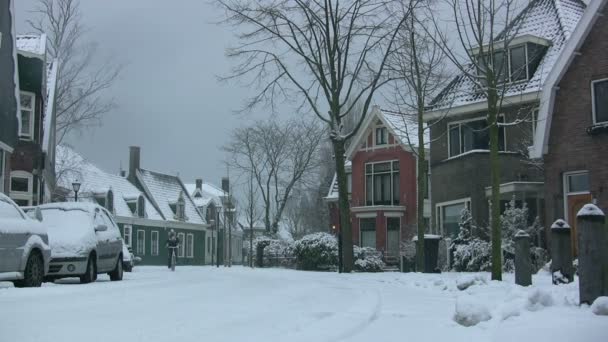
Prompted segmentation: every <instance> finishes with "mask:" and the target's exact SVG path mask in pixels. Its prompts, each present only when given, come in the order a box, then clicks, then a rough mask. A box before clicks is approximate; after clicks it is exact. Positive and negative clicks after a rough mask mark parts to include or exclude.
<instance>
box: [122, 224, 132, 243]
mask: <svg viewBox="0 0 608 342" xmlns="http://www.w3.org/2000/svg"><path fill="white" fill-rule="evenodd" d="M127 231H129V233H128V234H127ZM127 236H128V237H129V239H128V240H127ZM122 240H123V241H124V242H125V244H126V245H127V246H129V247H131V248H132V247H133V226H132V225H130V224H125V225H124V226H123V227H122Z"/></svg>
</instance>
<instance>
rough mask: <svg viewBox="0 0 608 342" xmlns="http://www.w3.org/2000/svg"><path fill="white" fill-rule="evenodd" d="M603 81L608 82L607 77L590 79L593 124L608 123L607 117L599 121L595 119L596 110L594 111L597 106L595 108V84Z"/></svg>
mask: <svg viewBox="0 0 608 342" xmlns="http://www.w3.org/2000/svg"><path fill="white" fill-rule="evenodd" d="M604 82H606V83H608V78H601V79H597V80H593V81H591V118H592V120H593V124H594V125H603V124H608V119H607V120H606V121H599V122H598V121H597V111H596V109H597V108H596V104H595V84H596V83H604ZM607 110H608V109H607Z"/></svg>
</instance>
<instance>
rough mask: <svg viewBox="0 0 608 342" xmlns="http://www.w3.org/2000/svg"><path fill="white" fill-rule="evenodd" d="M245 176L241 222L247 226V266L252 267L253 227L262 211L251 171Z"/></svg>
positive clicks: (260, 216)
mask: <svg viewBox="0 0 608 342" xmlns="http://www.w3.org/2000/svg"><path fill="white" fill-rule="evenodd" d="M247 176H248V177H247V182H246V184H245V198H244V201H243V205H242V208H243V217H244V218H245V222H243V223H245V225H247V227H249V267H252V268H253V229H254V227H255V224H256V223H257V222H259V221H260V219H261V218H262V212H261V210H260V208H259V206H258V201H259V198H258V187H257V185H256V184H255V176H254V174H253V173H249V174H248V175H247Z"/></svg>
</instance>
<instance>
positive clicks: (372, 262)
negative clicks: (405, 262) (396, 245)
mask: <svg viewBox="0 0 608 342" xmlns="http://www.w3.org/2000/svg"><path fill="white" fill-rule="evenodd" d="M353 252H354V256H355V271H358V272H382V271H383V269H384V266H385V265H384V262H383V261H382V253H380V252H378V251H377V250H376V249H374V248H370V247H363V248H361V247H359V246H354V250H353Z"/></svg>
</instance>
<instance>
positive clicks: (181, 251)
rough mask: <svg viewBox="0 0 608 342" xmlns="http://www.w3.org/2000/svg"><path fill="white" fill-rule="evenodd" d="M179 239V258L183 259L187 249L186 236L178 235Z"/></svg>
mask: <svg viewBox="0 0 608 342" xmlns="http://www.w3.org/2000/svg"><path fill="white" fill-rule="evenodd" d="M177 239H178V240H179V244H178V246H177V256H178V257H179V258H183V257H184V252H185V249H186V246H184V245H185V244H186V234H184V233H177Z"/></svg>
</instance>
